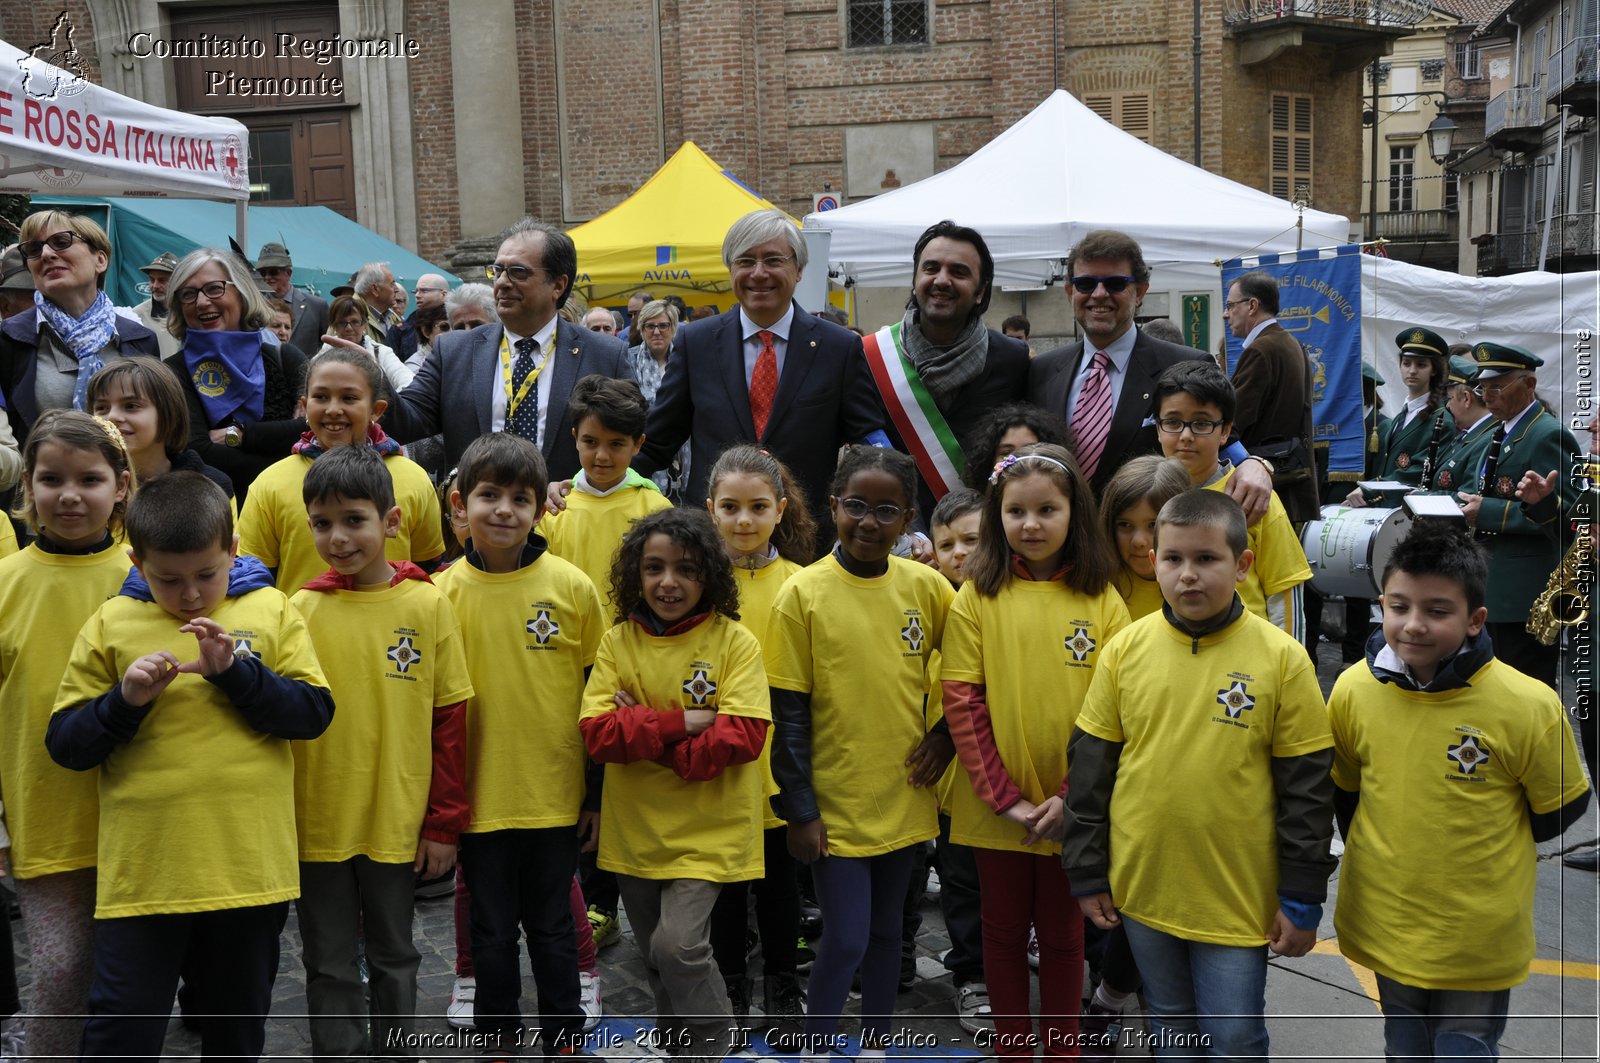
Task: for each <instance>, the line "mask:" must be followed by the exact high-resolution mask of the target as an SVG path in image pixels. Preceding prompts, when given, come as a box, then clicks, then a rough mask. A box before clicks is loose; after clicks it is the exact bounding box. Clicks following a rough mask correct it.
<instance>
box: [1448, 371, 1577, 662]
mask: <svg viewBox="0 0 1600 1063" xmlns="http://www.w3.org/2000/svg"><path fill="white" fill-rule="evenodd" d="M1472 360H1473V361H1475V362H1477V363H1478V375H1477V377H1476V381H1475V382H1476V385H1477V390H1478V394H1480V395H1481V396H1483V402H1484V405H1486V406H1488V407H1489V413H1490V414H1491V415H1492V416H1493V417H1494V419H1495V422H1496V426H1495V430H1494V435H1493V436H1492V437H1490V442H1489V447H1488V449H1487V451H1486V452H1485V454H1484V456H1483V463H1482V465H1481V466H1480V468H1478V469H1477V470H1475V471H1476V472H1477V475H1476V477H1474V479H1473V482H1471V483H1463V484H1462V485H1461V486H1460V488H1458V490H1459V491H1460V492H1461V493H1460V494H1459V495H1457V498H1458V499H1459V500H1460V502H1461V511H1462V513H1463V514H1465V516H1466V518H1467V526H1468V527H1470V528H1472V529H1473V531H1474V535H1475V536H1476V537H1477V539H1478V541H1479V542H1480V543H1482V544H1483V546H1484V548H1485V549H1486V550H1488V552H1489V593H1488V596H1487V598H1486V599H1485V601H1484V604H1485V605H1487V606H1488V607H1489V623H1488V625H1487V627H1486V630H1487V631H1488V632H1489V638H1490V639H1492V640H1493V641H1494V655H1495V656H1496V657H1498V658H1499V659H1500V660H1502V661H1504V662H1506V663H1507V664H1509V665H1510V666H1511V667H1513V668H1515V669H1516V670H1517V671H1519V672H1521V673H1523V674H1524V675H1531V676H1533V677H1534V678H1535V679H1537V680H1539V681H1540V682H1543V683H1548V684H1550V686H1551V687H1554V686H1555V685H1556V666H1557V664H1558V662H1559V660H1560V655H1561V654H1560V650H1561V648H1560V645H1559V643H1558V644H1556V645H1553V646H1546V645H1543V644H1542V643H1540V642H1539V640H1538V639H1536V638H1534V637H1533V636H1532V635H1530V634H1529V633H1528V629H1527V624H1528V610H1529V607H1530V606H1531V605H1532V604H1533V600H1534V598H1536V597H1537V596H1538V594H1539V592H1540V591H1542V590H1544V587H1545V584H1546V582H1547V581H1548V580H1549V579H1550V573H1552V572H1554V571H1555V568H1556V566H1557V565H1559V564H1560V563H1561V538H1560V536H1558V535H1556V534H1555V529H1554V528H1553V527H1552V525H1553V523H1554V521H1555V520H1556V517H1557V515H1558V514H1556V513H1550V514H1547V515H1546V517H1547V519H1546V521H1545V523H1539V522H1538V521H1537V520H1535V519H1533V518H1531V517H1529V516H1528V513H1527V511H1525V510H1524V509H1523V507H1522V504H1521V503H1520V502H1518V500H1517V485H1518V484H1519V483H1521V482H1522V478H1523V476H1524V475H1526V474H1527V473H1529V472H1534V473H1538V474H1539V475H1541V476H1543V475H1545V474H1546V473H1548V472H1550V470H1552V469H1554V470H1557V471H1558V472H1560V471H1562V470H1566V469H1570V468H1572V462H1573V459H1574V458H1575V457H1576V456H1577V455H1578V453H1579V449H1578V441H1577V440H1576V439H1574V438H1573V436H1572V433H1571V432H1569V431H1567V429H1566V428H1564V427H1563V426H1562V424H1561V420H1560V418H1558V417H1556V416H1555V415H1554V414H1552V413H1551V412H1550V411H1549V410H1547V409H1546V408H1545V406H1544V403H1543V402H1541V401H1539V396H1538V394H1537V393H1535V391H1534V388H1535V386H1536V385H1537V383H1538V380H1537V378H1536V377H1535V376H1534V372H1533V371H1534V370H1535V369H1537V368H1538V367H1539V366H1541V365H1543V364H1544V359H1542V358H1540V357H1539V356H1538V355H1536V354H1532V353H1530V352H1529V351H1525V350H1523V349H1522V348H1521V347H1513V346H1511V345H1510V344H1503V343H1479V344H1476V345H1475V346H1474V347H1473V348H1472Z"/></svg>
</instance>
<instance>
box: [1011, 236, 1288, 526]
mask: <svg viewBox="0 0 1600 1063" xmlns="http://www.w3.org/2000/svg"><path fill="white" fill-rule="evenodd" d="M1067 276H1068V278H1069V295H1070V296H1071V299H1072V312H1073V316H1074V317H1075V318H1076V319H1077V322H1078V331H1079V332H1081V333H1082V334H1083V337H1084V338H1083V339H1082V340H1079V341H1078V342H1077V343H1071V344H1068V345H1067V346H1065V347H1057V348H1056V349H1055V350H1053V351H1049V352H1047V353H1045V354H1041V355H1040V356H1039V357H1037V358H1035V359H1034V360H1033V363H1032V364H1031V365H1030V366H1029V367H1028V401H1029V402H1031V403H1033V404H1034V405H1036V406H1042V407H1044V408H1045V409H1047V410H1049V411H1050V412H1051V413H1054V414H1056V415H1057V416H1058V417H1062V418H1064V419H1065V420H1066V422H1067V424H1068V426H1069V427H1070V428H1071V429H1072V434H1073V450H1074V453H1075V454H1076V455H1077V457H1078V460H1079V462H1080V463H1082V464H1083V465H1084V466H1085V468H1084V474H1085V475H1086V476H1088V477H1089V482H1090V485H1091V486H1092V487H1093V488H1094V491H1095V494H1096V496H1098V495H1099V494H1100V492H1101V491H1102V490H1103V489H1104V488H1105V485H1106V482H1107V481H1109V480H1110V479H1111V477H1112V475H1113V474H1114V473H1115V472H1116V471H1117V469H1118V468H1119V467H1120V466H1121V465H1122V463H1123V462H1124V461H1126V460H1127V459H1128V458H1131V457H1133V456H1134V455H1135V454H1151V453H1160V450H1161V445H1160V442H1159V440H1158V439H1157V438H1156V422H1155V404H1154V402H1153V401H1152V399H1153V397H1154V395H1155V390H1156V389H1155V383H1156V378H1157V377H1159V376H1160V375H1161V371H1162V370H1164V369H1165V368H1167V366H1169V365H1173V364H1175V363H1177V362H1180V361H1183V360H1184V359H1186V358H1207V357H1210V356H1209V355H1207V354H1205V353H1203V352H1201V351H1196V350H1194V349H1192V348H1189V347H1180V346H1178V345H1177V344H1175V343H1167V342H1165V341H1163V340H1158V339H1154V338H1152V337H1150V336H1146V335H1145V334H1144V333H1143V332H1141V331H1139V329H1137V328H1136V327H1135V326H1134V323H1133V319H1134V314H1135V313H1136V312H1137V311H1138V309H1139V304H1140V303H1141V302H1143V301H1144V296H1145V293H1146V292H1147V291H1149V290H1150V267H1149V266H1147V265H1145V261H1144V253H1143V252H1142V251H1141V250H1140V249H1139V244H1138V242H1137V241H1135V240H1134V239H1133V237H1131V236H1128V235H1127V234H1126V233H1120V232H1117V231H1115V230H1112V229H1099V230H1096V231H1094V232H1091V233H1089V234H1087V235H1086V236H1084V238H1083V239H1082V240H1081V241H1079V242H1078V244H1077V246H1075V247H1074V248H1073V249H1072V250H1071V252H1069V253H1068V255H1067ZM1085 353H1088V354H1089V357H1087V358H1085V357H1084V355H1085ZM1100 354H1104V355H1105V357H1104V358H1100V357H1097V356H1098V355H1100ZM1086 393H1087V397H1086ZM1107 400H1109V401H1108V402H1107ZM1223 453H1224V454H1225V455H1226V456H1227V457H1228V458H1229V459H1230V460H1232V461H1233V463H1234V465H1235V466H1237V467H1238V470H1237V471H1236V472H1235V473H1234V475H1233V477H1232V478H1231V479H1230V480H1229V481H1228V494H1229V495H1230V496H1231V497H1233V498H1234V499H1235V500H1237V501H1238V502H1239V504H1240V505H1241V506H1243V507H1244V511H1245V516H1246V517H1248V518H1249V519H1250V520H1252V521H1254V520H1258V519H1259V518H1260V517H1261V515H1262V514H1263V513H1265V512H1266V511H1267V501H1268V499H1269V497H1270V495H1271V493H1272V473H1271V471H1270V470H1269V469H1268V468H1267V467H1266V465H1265V463H1264V462H1262V461H1259V460H1257V461H1246V460H1245V459H1246V458H1248V457H1249V455H1247V454H1245V453H1244V448H1243V447H1240V446H1238V445H1237V444H1234V445H1230V447H1229V449H1228V450H1225V451H1224V452H1223ZM1236 455H1237V456H1236Z"/></svg>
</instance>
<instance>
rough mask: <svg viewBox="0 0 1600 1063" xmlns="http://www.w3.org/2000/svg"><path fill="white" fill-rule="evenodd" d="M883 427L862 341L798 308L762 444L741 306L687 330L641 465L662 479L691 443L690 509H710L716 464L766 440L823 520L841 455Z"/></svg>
mask: <svg viewBox="0 0 1600 1063" xmlns="http://www.w3.org/2000/svg"><path fill="white" fill-rule="evenodd" d="M882 428H883V412H882V409H881V407H880V406H879V405H878V390H877V388H876V387H874V386H873V383H872V374H871V373H870V372H869V371H868V369H867V361H866V356H865V355H864V354H862V353H861V337H860V336H857V335H856V334H855V333H854V332H851V331H850V330H849V329H847V328H844V327H842V326H840V325H835V324H834V323H833V322H831V321H824V320H822V319H821V318H817V317H813V316H812V315H811V314H808V313H806V312H805V311H804V310H802V309H800V307H799V306H796V307H795V308H794V323H793V325H792V326H791V328H790V329H789V346H788V348H787V349H786V350H785V353H784V358H783V373H782V374H781V375H780V376H779V378H778V393H777V395H776V396H775V397H774V399H773V404H772V414H771V416H770V417H769V418H768V419H767V430H766V432H765V433H763V434H762V436H761V438H760V439H759V440H757V439H756V429H755V422H754V421H753V420H752V419H751V417H750V385H749V384H748V383H747V382H746V380H745V375H744V337H743V336H742V335H741V333H740V328H739V309H738V307H734V308H733V309H732V310H727V311H724V312H723V313H721V314H718V315H717V316H716V317H708V318H704V319H702V320H700V321H693V322H690V323H689V324H687V325H685V326H683V327H682V328H680V329H678V334H677V336H675V337H674V338H673V341H672V353H671V354H670V355H668V357H667V370H666V375H665V376H663V377H662V379H661V386H660V388H658V389H657V390H656V399H655V404H654V405H653V406H651V407H650V421H649V424H648V426H647V427H646V429H645V441H644V450H643V451H642V452H641V453H640V454H639V457H637V458H636V459H634V467H635V468H636V469H638V470H639V471H640V472H642V473H645V474H647V475H648V474H649V473H652V472H655V471H656V470H657V469H660V468H663V467H665V466H666V465H667V464H668V463H669V462H670V461H672V458H673V456H674V455H675V454H677V453H678V448H679V447H681V446H682V445H683V443H684V441H685V440H688V441H689V443H690V446H689V451H690V455H691V457H692V465H691V467H690V471H689V483H688V486H687V487H686V488H685V490H684V501H685V503H686V504H687V505H692V506H697V505H700V504H701V503H703V502H704V501H705V497H706V480H707V478H708V477H709V476H710V473H711V466H712V465H713V464H715V462H716V460H717V456H718V455H719V454H721V453H722V452H723V451H724V450H726V449H727V448H728V447H730V446H732V445H733V444H735V443H755V442H759V443H761V444H762V445H763V446H764V447H766V448H767V449H768V450H769V451H770V452H771V453H772V454H773V455H774V456H775V457H777V458H778V460H780V461H782V462H783V463H784V464H785V465H787V466H789V470H790V471H791V472H792V473H794V475H795V478H796V479H798V480H799V481H800V484H801V486H802V487H804V488H805V491H806V496H807V501H808V502H809V504H810V508H811V511H812V513H813V514H819V515H820V514H822V513H825V512H826V511H827V506H828V485H829V483H830V481H831V480H832V478H833V470H834V467H835V466H836V465H837V463H838V461H837V459H838V449H839V447H840V446H842V445H844V444H845V443H859V442H861V441H862V440H864V439H865V438H866V437H867V435H868V434H869V433H871V432H874V431H877V430H880V429H882ZM818 538H819V539H824V540H830V541H831V536H829V535H828V534H827V531H826V529H819V534H818Z"/></svg>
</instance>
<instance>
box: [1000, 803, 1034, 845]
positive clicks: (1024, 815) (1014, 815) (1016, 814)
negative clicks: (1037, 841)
mask: <svg viewBox="0 0 1600 1063" xmlns="http://www.w3.org/2000/svg"><path fill="white" fill-rule="evenodd" d="M1038 807H1039V806H1037V805H1035V804H1034V803H1033V802H1032V801H1029V800H1028V799H1027V798H1026V797H1024V798H1021V799H1019V800H1018V801H1017V803H1016V804H1014V805H1012V806H1011V807H1010V808H1008V809H1006V810H1005V811H1004V812H1002V813H1000V814H1001V815H1002V816H1004V817H1005V818H1006V819H1009V820H1010V821H1011V822H1013V823H1015V824H1016V825H1017V826H1019V827H1021V828H1023V829H1024V830H1026V831H1027V832H1028V833H1029V834H1031V833H1033V819H1032V816H1033V811H1034V809H1036V808H1038ZM1023 838H1024V840H1026V838H1027V835H1023Z"/></svg>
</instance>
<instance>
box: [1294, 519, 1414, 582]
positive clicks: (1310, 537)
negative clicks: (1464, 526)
mask: <svg viewBox="0 0 1600 1063" xmlns="http://www.w3.org/2000/svg"><path fill="white" fill-rule="evenodd" d="M1410 530H1411V518H1410V517H1408V516H1407V515H1406V511H1405V510H1403V509H1347V508H1345V507H1344V506H1323V507H1322V518H1321V519H1320V520H1312V521H1307V522H1306V528H1305V531H1303V532H1301V534H1300V543H1301V545H1302V546H1304V547H1305V550H1306V561H1307V562H1308V563H1309V564H1310V565H1311V585H1312V586H1313V587H1315V588H1316V589H1317V590H1318V592H1320V593H1322V594H1327V595H1331V594H1337V595H1342V596H1344V597H1346V598H1376V597H1377V596H1378V595H1379V594H1380V593H1381V592H1382V590H1383V588H1382V587H1380V586H1379V581H1380V580H1381V579H1383V569H1384V566H1386V565H1387V564H1388V563H1389V555H1390V554H1392V553H1394V548H1395V547H1396V546H1398V545H1399V543H1400V540H1402V539H1404V538H1405V537H1406V533H1407V532H1409V531H1410Z"/></svg>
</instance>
